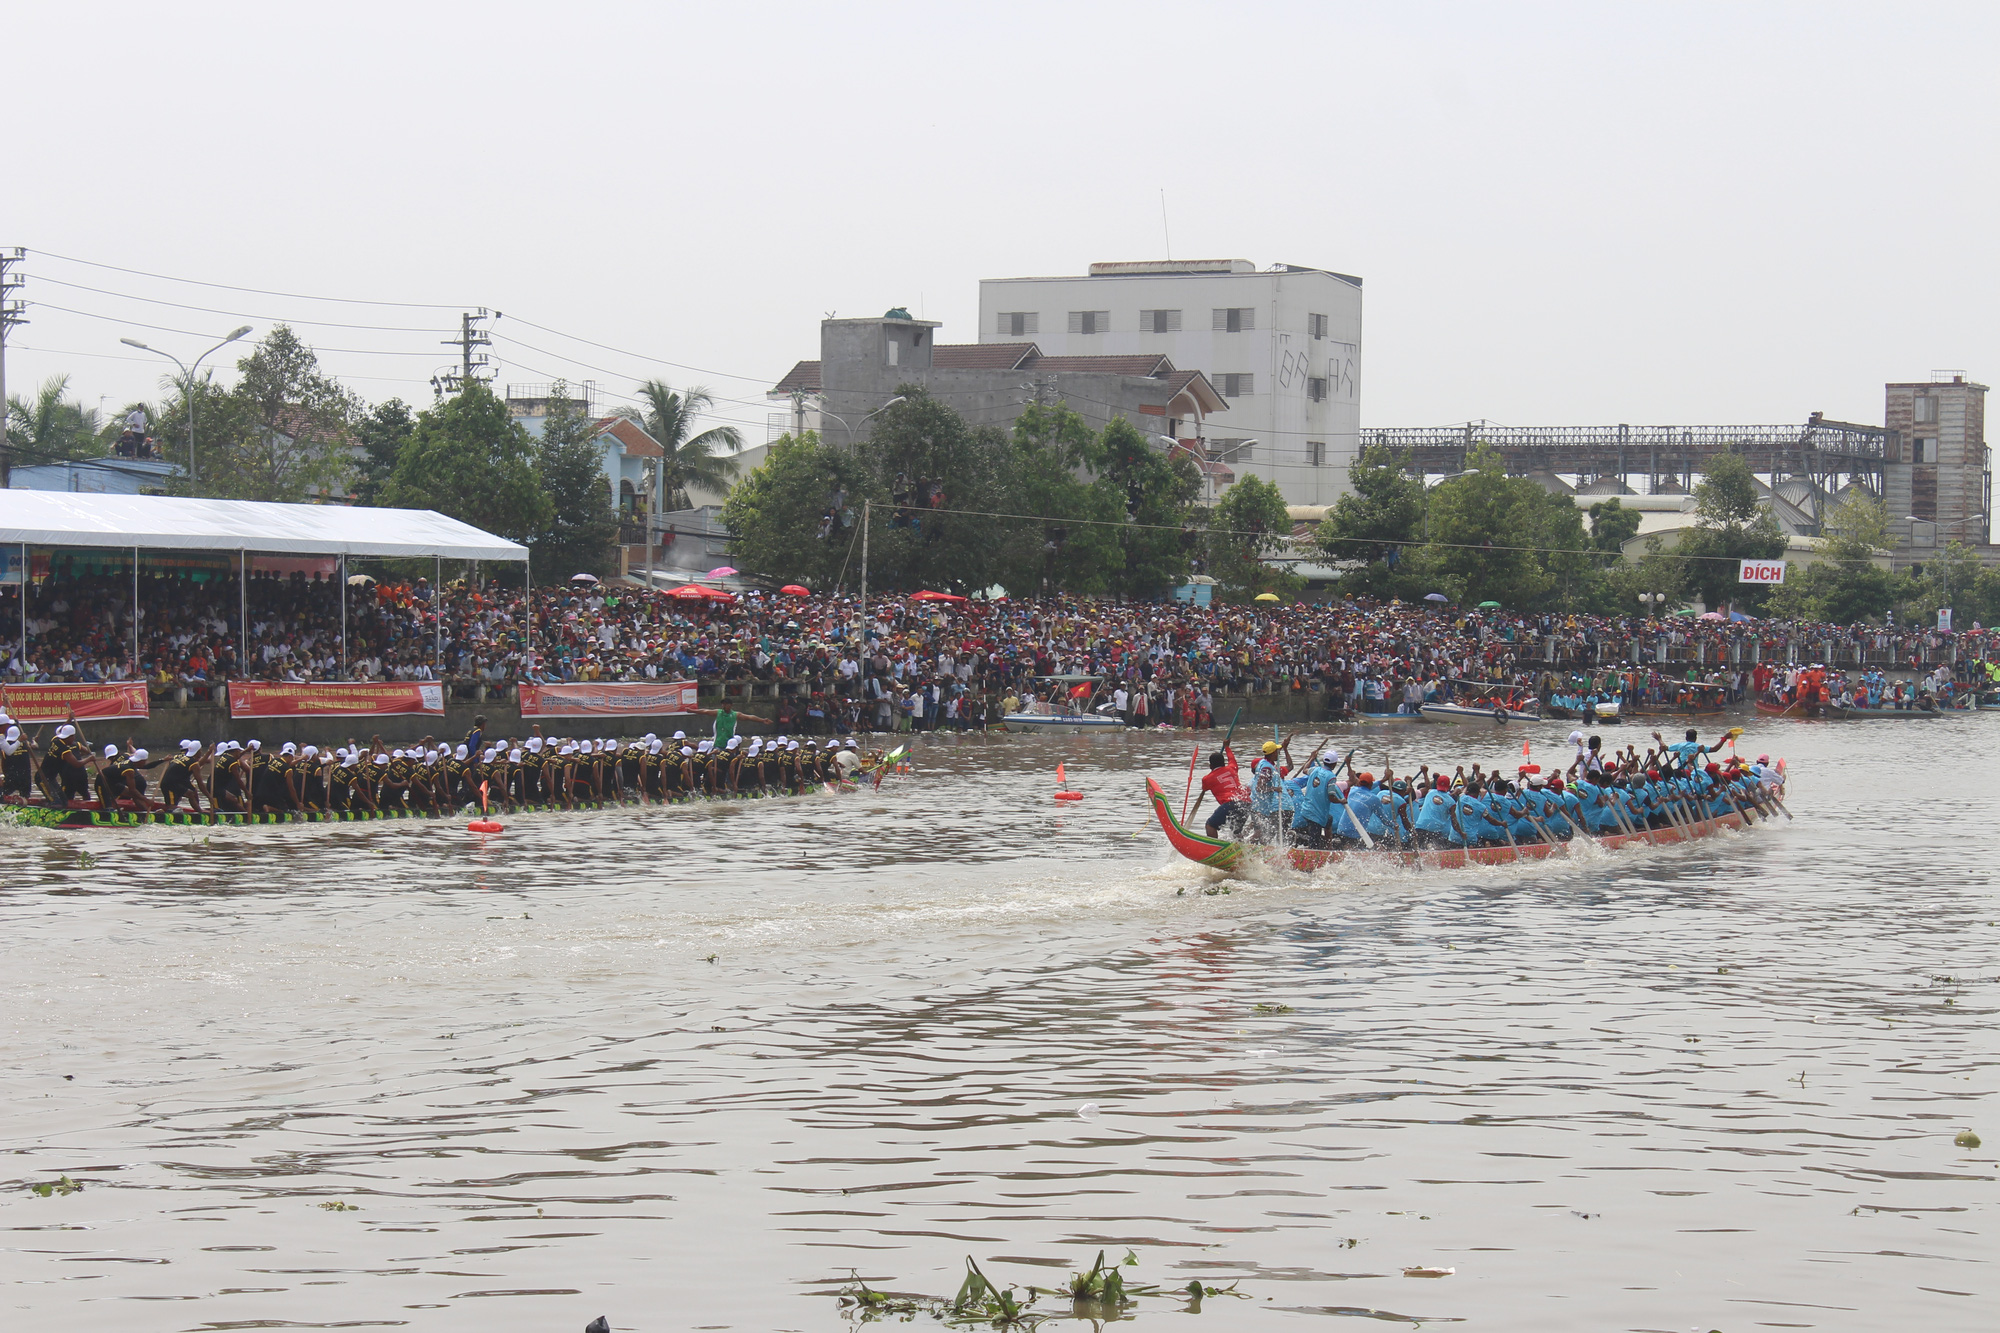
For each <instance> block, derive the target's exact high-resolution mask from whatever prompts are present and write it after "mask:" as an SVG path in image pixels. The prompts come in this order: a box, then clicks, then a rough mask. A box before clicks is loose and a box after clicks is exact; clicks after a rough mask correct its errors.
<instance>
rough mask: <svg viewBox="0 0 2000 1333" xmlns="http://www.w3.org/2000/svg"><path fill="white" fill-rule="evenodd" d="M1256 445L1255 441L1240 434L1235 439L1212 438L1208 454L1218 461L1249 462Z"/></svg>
mask: <svg viewBox="0 0 2000 1333" xmlns="http://www.w3.org/2000/svg"><path fill="white" fill-rule="evenodd" d="M1256 447H1257V446H1256V443H1255V442H1254V441H1251V440H1246V439H1243V438H1242V437H1240V436H1239V437H1238V438H1236V439H1233V440H1210V441H1209V442H1208V456H1209V457H1210V458H1212V459H1214V460H1215V461H1216V462H1218V463H1247V462H1249V461H1250V454H1251V452H1252V451H1253V450H1255V449H1256Z"/></svg>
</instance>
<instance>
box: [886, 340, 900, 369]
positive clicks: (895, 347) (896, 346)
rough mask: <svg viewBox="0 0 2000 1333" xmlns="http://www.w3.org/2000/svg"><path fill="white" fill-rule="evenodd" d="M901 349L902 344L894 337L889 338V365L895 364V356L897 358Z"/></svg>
mask: <svg viewBox="0 0 2000 1333" xmlns="http://www.w3.org/2000/svg"><path fill="white" fill-rule="evenodd" d="M902 350H903V345H902V344H901V343H899V342H897V341H896V340H895V339H894V338H891V339H889V364H890V365H892V366H893V365H895V364H896V358H897V357H898V356H899V355H901V353H902Z"/></svg>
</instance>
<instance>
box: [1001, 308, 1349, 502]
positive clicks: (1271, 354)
mask: <svg viewBox="0 0 2000 1333" xmlns="http://www.w3.org/2000/svg"><path fill="white" fill-rule="evenodd" d="M1231 307H1237V308H1242V307H1247V308H1250V309H1252V310H1255V311H1256V327H1255V329H1254V330H1253V331H1249V332H1242V333H1227V332H1220V333H1219V332H1216V331H1215V329H1214V327H1213V320H1212V312H1213V311H1215V310H1217V309H1228V308H1231ZM1073 310H1103V311H1107V312H1109V315H1110V321H1109V331H1108V332H1105V333H1097V334H1072V333H1070V332H1069V313H1070V312H1071V311H1073ZM1143 310H1179V311H1180V312H1181V328H1180V331H1179V332H1178V333H1153V332H1150V331H1142V330H1141V329H1140V326H1139V314H1140V312H1141V311H1143ZM1012 311H1033V312H1034V313H1035V314H1036V316H1037V324H1038V327H1037V331H1036V332H1035V333H1034V334H1033V335H1031V336H1030V335H1024V336H1023V337H1022V338H1021V339H1019V341H1029V342H1033V343H1035V344H1036V345H1037V346H1039V347H1040V348H1041V349H1042V351H1043V352H1044V353H1046V354H1047V355H1050V356H1113V355H1129V354H1133V353H1164V354H1165V355H1166V356H1168V357H1170V358H1172V360H1173V363H1174V365H1175V366H1176V367H1178V368H1179V369H1182V370H1200V371H1203V372H1205V373H1206V374H1207V375H1208V376H1209V378H1210V379H1212V380H1215V381H1216V385H1217V388H1218V389H1219V388H1221V387H1222V381H1221V378H1220V377H1221V376H1223V375H1226V374H1231V373H1248V374H1251V375H1253V376H1255V381H1254V383H1253V385H1252V388H1253V390H1254V391H1253V392H1252V394H1251V395H1249V396H1248V397H1239V398H1233V399H1231V400H1230V401H1229V410H1228V411H1227V412H1223V413H1219V414H1217V415H1216V416H1213V417H1211V418H1209V420H1208V423H1207V426H1206V434H1207V436H1208V437H1209V438H1210V439H1255V440H1257V441H1258V444H1257V445H1256V447H1255V448H1254V449H1253V451H1252V454H1251V457H1250V458H1249V460H1247V461H1244V460H1241V459H1237V460H1233V461H1231V463H1230V467H1231V468H1232V469H1233V470H1234V471H1235V472H1236V474H1237V475H1238V476H1239V477H1241V476H1244V475H1248V474H1253V473H1254V474H1255V475H1257V476H1260V477H1262V478H1264V479H1265V480H1267V481H1272V482H1275V483H1277V485H1278V486H1279V488H1280V489H1282V490H1283V491H1284V494H1285V499H1286V501H1287V502H1289V503H1292V504H1329V503H1331V502H1332V501H1333V500H1335V499H1337V498H1338V497H1339V495H1340V494H1341V493H1342V492H1343V491H1344V490H1346V488H1347V465H1348V463H1349V461H1350V460H1351V459H1352V458H1353V456H1354V451H1355V448H1356V443H1357V439H1358V436H1359V433H1360V423H1361V408H1360V402H1361V290H1360V288H1358V287H1356V286H1355V285H1354V284H1352V283H1350V282H1346V281H1344V280H1342V279H1340V278H1337V277H1334V276H1333V275H1332V274H1329V273H1320V272H1311V271H1308V272H1299V271H1293V272H1261V273H1215V274H1207V273H1203V274H1161V275H1151V274H1148V275H1133V276H1112V277H1096V278H1093V277H1072V278H995V279H988V280H986V281H984V282H981V283H980V284H979V341H980V342H988V343H990V342H1013V341H1017V339H1015V338H1014V337H1013V336H1012V335H1011V334H1008V333H1004V332H1002V331H1001V329H1000V327H999V323H998V318H999V315H1000V314H1001V313H1002V312H1012ZM1313 314H1322V315H1325V316H1327V325H1328V329H1327V336H1326V337H1324V338H1313V337H1311V336H1310V333H1309V329H1308V320H1307V317H1308V316H1309V315H1313ZM1309 378H1323V379H1325V380H1326V381H1327V398H1326V400H1325V401H1324V402H1319V403H1315V402H1312V401H1311V400H1310V399H1309V398H1308V397H1307V392H1306V390H1307V383H1306V382H1307V380H1308V379H1309ZM1313 440H1317V441H1323V442H1324V443H1325V445H1326V462H1325V463H1324V464H1323V465H1321V466H1317V467H1315V466H1312V465H1310V464H1309V463H1308V462H1307V461H1306V459H1307V450H1306V444H1307V442H1308V441H1313Z"/></svg>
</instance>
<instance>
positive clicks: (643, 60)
mask: <svg viewBox="0 0 2000 1333" xmlns="http://www.w3.org/2000/svg"><path fill="white" fill-rule="evenodd" d="M8 26H9V41H8V48H9V49H8V60H7V78H6V83H7V93H8V104H9V106H10V108H11V109H12V110H13V112H14V117H15V133H14V134H13V135H11V136H9V142H8V153H7V157H8V161H9V169H8V170H7V172H6V183H5V186H4V188H0V201H4V206H0V245H5V246H9V247H11V246H15V245H20V246H24V247H26V248H27V250H28V251H29V253H28V257H27V259H26V261H25V263H23V264H21V265H19V266H17V267H16V269H15V270H14V271H15V272H17V273H21V274H24V275H25V276H26V279H27V283H26V286H25V288H24V289H23V290H22V291H21V292H20V293H19V295H20V296H21V297H22V298H24V299H25V300H26V301H27V302H28V303H29V309H28V311H27V314H28V317H29V319H30V320H31V323H29V324H28V325H27V326H26V327H23V328H21V329H19V330H17V331H16V332H15V334H14V335H13V338H12V341H11V343H10V348H9V355H8V362H7V388H8V392H9V393H10V394H15V395H19V394H21V393H23V392H25V391H29V390H31V389H32V388H33V386H34V384H36V383H38V382H40V381H42V380H43V379H44V378H45V377H48V376H50V375H55V374H67V375H69V376H70V382H71V390H72V392H73V394H74V395H75V396H77V397H78V398H80V399H82V400H83V401H84V402H85V403H86V404H87V405H90V406H97V405H99V402H100V400H101V401H102V404H103V406H104V407H105V409H106V410H107V411H109V410H112V409H116V408H118V407H120V406H121V405H122V404H123V403H125V402H126V401H128V400H130V399H134V398H147V399H151V398H156V397H158V396H160V378H161V374H162V372H165V373H168V374H171V373H173V367H172V365H171V364H170V363H168V362H166V361H165V360H164V359H161V358H158V357H152V356H149V355H148V354H147V353H145V352H140V351H137V350H134V349H132V348H129V347H126V346H123V345H121V343H120V342H119V339H120V338H121V337H131V338H135V339H138V340H140V341H144V342H148V343H150V344H152V345H153V346H156V347H159V348H163V349H165V350H167V351H171V352H173V353H175V354H176V355H179V356H180V357H181V358H182V359H183V360H187V359H191V358H192V357H193V356H195V355H196V354H198V353H200V352H202V351H204V350H205V349H207V348H208V347H210V346H212V345H213V344H214V342H215V341H217V340H218V339H219V338H220V337H221V335H223V334H226V333H227V332H228V331H229V330H231V329H233V328H235V327H236V326H237V325H239V324H242V323H246V322H248V323H251V324H252V325H253V326H254V328H255V329H256V330H257V333H258V334H261V333H262V332H263V331H265V330H267V329H268V328H269V327H270V326H271V325H272V324H273V323H274V322H277V321H280V320H282V321H286V322H290V323H292V324H293V326H294V327H295V328H296V329H297V330H298V331H299V333H300V334H301V335H302V336H303V337H305V338H306V339H307V340H308V341H310V342H312V343H313V344H314V345H315V346H317V347H319V348H320V349H322V350H321V358H322V363H323V365H324V366H325V367H326V368H327V369H328V370H329V371H331V372H333V373H335V374H337V375H339V376H340V377H341V378H342V379H343V380H344V381H345V382H346V383H347V384H348V385H349V386H350V387H352V388H353V389H354V390H355V391H356V392H357V393H359V394H361V395H362V396H363V397H364V398H366V399H369V400H371V401H376V400H380V399H384V398H388V397H392V396H400V397H402V398H404V399H405V400H406V401H409V402H411V403H412V404H415V405H417V406H423V405H426V404H428V403H429V402H430V401H432V390H431V387H430V379H431V377H432V376H433V375H434V374H435V373H437V372H438V371H440V370H442V369H445V368H448V366H449V365H450V363H451V362H452V359H453V358H454V356H455V352H453V351H451V350H448V349H446V348H444V347H442V346H440V345H439V344H440V342H441V341H442V340H443V339H444V338H446V337H448V336H451V335H453V334H454V333H455V332H456V328H457V321H458V316H459V313H460V312H461V311H463V310H470V309H475V308H478V307H484V308H486V309H487V310H489V311H498V312H500V315H499V317H498V318H497V319H496V320H495V321H493V322H492V323H491V324H490V325H489V327H490V328H491V329H492V331H493V333H494V335H495V341H494V346H493V349H492V354H493V357H494V360H495V362H496V363H497V373H496V375H495V379H496V382H497V383H499V384H501V385H505V384H510V383H511V384H517V385H518V384H533V383H546V382H547V381H549V380H551V379H554V378H557V377H562V378H566V379H568V380H570V381H571V382H573V383H574V382H581V381H585V380H589V381H595V382H596V385H597V388H598V395H599V401H600V402H601V403H604V404H605V405H607V406H615V405H617V404H618V403H620V402H624V401H629V395H631V394H632V393H633V392H634V389H635V386H636V385H637V383H638V381H639V380H641V379H643V378H660V379H664V380H666V381H667V382H668V383H670V384H672V385H674V386H675V387H677V388H678V387H684V386H687V385H700V386H705V387H706V388H708V389H709V390H710V391H711V392H712V393H713V394H714V395H715V396H716V398H717V407H716V416H717V419H718V420H728V421H731V422H734V423H737V424H739V425H741V426H742V427H743V428H744V430H745V432H746V434H747V435H748V437H749V439H748V442H749V443H753V444H754V443H761V442H762V441H763V439H764V438H765V433H766V426H767V421H768V414H770V413H772V412H774V411H776V410H777V409H778V405H777V404H775V403H771V402H768V401H767V400H766V399H765V398H764V391H765V390H766V389H768V388H769V387H770V385H771V384H772V383H774V382H776V381H777V380H778V379H779V378H780V377H781V376H782V375H783V374H784V373H785V371H786V370H787V369H788V368H789V367H790V366H791V364H792V363H793V362H794V361H795V360H797V359H799V358H801V357H812V356H816V355H817V354H818V322H819V320H820V319H821V318H822V317H824V316H825V315H827V314H828V313H833V312H838V313H840V314H843V315H861V314H876V313H879V312H881V311H882V310H885V309H887V308H889V307H891V306H897V305H903V306H908V307H909V308H910V309H912V310H913V311H917V312H919V313H921V314H922V315H924V316H926V317H928V318H930V319H935V320H941V321H943V322H944V329H943V331H942V337H943V338H944V340H946V341H951V342H971V341H975V340H976V338H977V329H976V327H975V317H976V313H977V309H978V282H979V280H980V279H981V278H987V277H1013V276H1023V275H1030V274H1061V273H1081V272H1083V271H1084V269H1085V267H1086V266H1087V265H1088V264H1090V263H1091V262H1093V261H1097V260H1110V259H1152V258H1159V257H1161V256H1162V255H1164V254H1165V253H1166V252H1167V250H1168V238H1169V236H1170V238H1171V251H1172V254H1173V255H1175V256H1177V257H1179V258H1183V259H1187V258H1241V259H1248V260H1251V261H1253V262H1255V263H1257V264H1258V265H1259V266H1260V267H1261V266H1264V265H1268V264H1271V263H1274V262H1285V263H1293V264H1305V265H1311V266H1314V267H1323V268H1331V269H1334V270H1337V271H1340V272H1344V273H1351V274H1357V275H1360V276H1361V277H1362V278H1363V279H1364V281H1365V284H1366V285H1365V287H1364V302H1365V304H1364V321H1365V323H1364V335H1363V347H1362V376H1361V420H1362V422H1363V424H1364V425H1365V426H1417V425H1437V424H1444V423H1452V422H1462V421H1467V420H1474V419H1483V420H1491V421H1496V422H1502V423H1507V424H1516V425H1529V424H1599V423H1616V422H1630V423H1634V424H1707V423H1713V424H1748V423H1769V422H1793V421H1802V420H1803V419H1804V418H1805V417H1806V416H1807V415H1808V414H1809V413H1811V412H1813V411H1823V412H1825V413H1826V415H1828V416H1829V417H1834V418H1838V419H1845V420H1852V421H1863V422H1876V423H1879V422H1881V420H1882V385H1883V384H1884V383H1885V382H1887V381H1892V380H1910V379H1918V380H1921V379H1927V378H1929V376H1930V373H1931V372H1932V371H1933V370H1936V369H1944V368H1950V369H1962V370H1964V371H1965V372H1966V373H1967V374H1968V375H1969V376H1970V377H1971V378H1973V379H1975V380H1979V381H1980V382H1982V383H1992V382H1993V381H1994V377H1995V376H1996V375H2000V356H1996V352H2000V347H1996V342H1995V339H1996V334H1995V332H1994V329H1993V320H1992V319H1991V317H1990V312H1991V311H1992V310H1993V309H1994V308H1995V306H1996V300H1995V298H1996V296H2000V291H1997V290H1996V287H2000V283H1996V276H1995V266H1994V263H1993V260H1992V255H1991V250H1992V230H1993V227H1992V221H1991V220H1992V218H1993V217H1994V216H1995V214H1996V209H1995V203H1996V200H1995V197H1994V196H1995V188H1994V185H1993V183H1992V181H1991V180H1990V179H1989V178H1988V176H1987V171H1988V170H1989V169H1990V168H1989V167H1988V166H1986V165H1982V164H1983V163H1985V162H1986V158H1985V153H1986V151H1987V148H1988V147H1989V146H1990V143H1991V140H1992V137H1993V134H1994V131H1995V129H1996V118H2000V112H1996V109H1995V108H1996V105H2000V99H1996V98H1995V97H1994V96H1993V94H1992V91H1991V87H1990V76H1991V70H1992V67H1993V57H1994V55H1995V51H1996V37H2000V7H1996V6H1992V5H1983V6H1982V5H1970V4H1965V5H1961V4H1942V3H1940V4H1905V5H1894V6H1890V5H1880V4H1849V3H1812V4H1757V3H1729V4H1701V3H1692V4H1672V5H1666V4H1618V5H1606V4H1601V3H1598V4H1530V3H1519V4H1505V3H1476V4H1473V3H1465V4H1456V3H1421V2H1417V3H1378V4H1346V3H1327V2H1326V0H1319V2H1318V3H1308V4H1276V3H1273V4H1254V3H1234V4H1212V5H1211V4H1178V3H1149V4H1144V5H1139V4H1112V3H1083V4H1077V3H1069V4H1037V3H1016V4H1012V5H1008V6H1002V7H994V6H969V5H940V4H936V3H927V4H900V3H876V4H868V5H826V4H820V5H795V4H787V3H765V4H760V5H755V6H749V5H713V4H703V5H683V4H668V3H651V4H617V3H573V4H569V5H564V6H559V7H558V6H547V5H530V4H518V3H510V2H509V0H489V3H485V4H482V5H478V6H474V7H463V6H446V5H430V4H408V3H403V4H396V5H387V4H375V3H367V2H365V0H360V2H357V0H350V2H349V3H345V4H342V5H339V6H292V5H271V4H268V3H264V4H215V3H202V2H201V0H184V2H183V3H180V4H176V5H170V6H163V5H158V4H144V5H139V4H123V3H95V4H72V5H34V6H23V7H22V9H20V10H18V11H14V12H13V13H12V16H11V17H10V20H9V24H8ZM1162 191H1164V193H1165V200H1164V204H1165V209H1164V212H1165V217H1164V224H1165V225H1164V227H1163V217H1162ZM84 261H87V262H84ZM101 266H110V267H101ZM121 270H131V271H121ZM145 275H155V276H145ZM177 280H178V281H177ZM198 283H206V284H214V285H210V286H201V285H196V284H198ZM92 289H95V290H92ZM236 289H257V290H254V291H253V290H236ZM323 298H341V299H339V300H329V299H323ZM166 303H175V304H166ZM188 307H196V308H188ZM308 321H317V322H310V323H309V322H308ZM149 325H150V326H157V327H147V326H149ZM234 351H235V349H226V350H225V352H223V353H219V354H217V355H215V356H212V357H211V358H210V361H209V364H215V363H216V362H218V361H219V362H221V364H222V365H223V366H224V368H225V372H226V373H225V376H224V378H225V380H227V379H229V378H231V377H233V374H234V368H233V364H232V362H231V357H232V355H233V353H234ZM621 395H622V396H623V397H621Z"/></svg>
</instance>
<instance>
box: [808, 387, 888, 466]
mask: <svg viewBox="0 0 2000 1333" xmlns="http://www.w3.org/2000/svg"><path fill="white" fill-rule="evenodd" d="M908 401H909V399H907V398H905V397H903V395H902V394H900V393H899V394H897V395H896V396H895V397H894V398H891V399H890V400H889V401H888V402H886V403H884V404H882V406H880V407H878V408H876V409H875V410H874V411H873V412H870V413H869V414H868V416H867V417H863V418H861V424H862V425H864V426H865V425H867V424H868V417H876V416H880V415H881V414H882V413H884V412H887V411H888V410H889V409H890V408H892V407H894V406H895V405H896V404H897V403H905V402H908ZM819 414H820V415H821V416H823V417H832V418H833V419H834V420H835V421H838V422H839V423H840V424H841V425H843V426H847V418H846V417H844V416H842V415H840V413H838V412H829V411H827V410H826V409H825V408H823V407H822V408H821V409H820V410H819ZM847 452H848V453H850V454H851V453H853V452H854V427H852V426H847Z"/></svg>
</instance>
